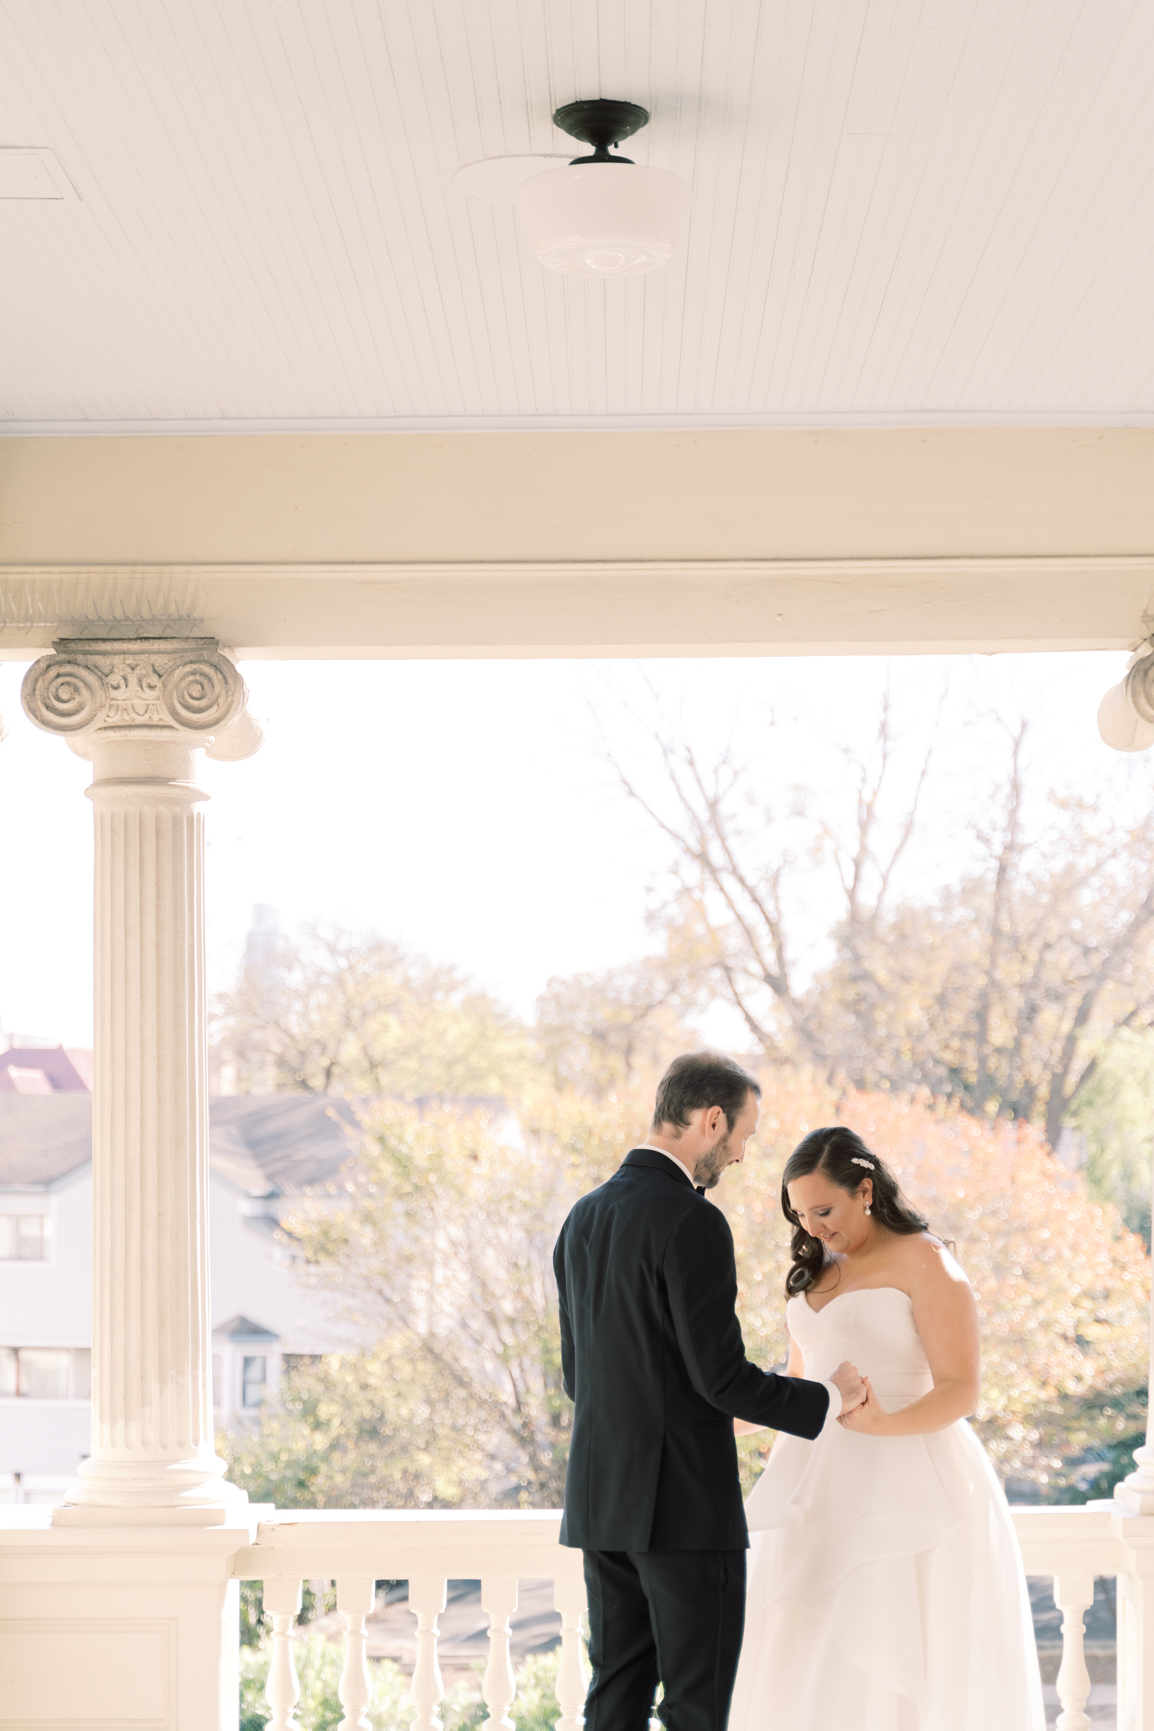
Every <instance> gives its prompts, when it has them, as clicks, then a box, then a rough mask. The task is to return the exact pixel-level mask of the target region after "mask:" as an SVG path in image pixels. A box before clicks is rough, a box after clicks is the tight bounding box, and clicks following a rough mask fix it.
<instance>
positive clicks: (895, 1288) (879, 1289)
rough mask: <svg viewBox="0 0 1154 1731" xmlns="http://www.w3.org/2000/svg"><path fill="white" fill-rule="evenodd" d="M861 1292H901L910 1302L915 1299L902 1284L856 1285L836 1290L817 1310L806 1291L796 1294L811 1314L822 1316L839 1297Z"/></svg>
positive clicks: (851, 1295)
mask: <svg viewBox="0 0 1154 1731" xmlns="http://www.w3.org/2000/svg"><path fill="white" fill-rule="evenodd" d="M859 1292H900V1293H901V1295H902V1297H903V1298H905V1299H909V1302H910V1303H911V1304H912V1303H913V1299H912V1298H910V1295H909V1293H908V1292H903V1291H902V1288H901V1287H900V1286H854V1287H851V1288H850V1290H849V1291H848V1292H835V1293H834V1295H833V1297H832V1298H830V1299H827V1301H826V1303H825V1304H823V1305H822V1307H821V1310H815V1309H814V1308H813V1305H812V1304H811V1303H810V1302H809V1299H808V1297H807V1296H806V1294H805V1293H804V1292H799V1293H797V1294H796V1296H797V1297H798V1298H800V1299H801V1302H802V1303H803V1304H804V1305H805V1308H806V1309H807V1310H808V1311H809V1313H810V1315H811V1316H820V1315H821V1314H822V1311H824V1310H828V1309H829V1307H830V1305H831V1304H836V1303H837V1301H838V1299H839V1298H853V1297H854V1296H855V1295H856V1294H857V1293H859Z"/></svg>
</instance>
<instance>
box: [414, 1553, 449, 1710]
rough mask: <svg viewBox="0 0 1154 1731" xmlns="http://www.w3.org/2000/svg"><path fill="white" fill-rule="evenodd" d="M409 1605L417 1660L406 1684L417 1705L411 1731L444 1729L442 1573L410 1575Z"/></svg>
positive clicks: (443, 1590)
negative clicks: (439, 1649) (441, 1712)
mask: <svg viewBox="0 0 1154 1731" xmlns="http://www.w3.org/2000/svg"><path fill="white" fill-rule="evenodd" d="M409 1609H410V1611H414V1612H415V1613H416V1617H417V1663H416V1667H415V1669H414V1671H413V1681H412V1683H411V1684H410V1685H409V1694H410V1695H411V1696H412V1700H413V1706H414V1707H415V1708H416V1709H417V1715H416V1718H415V1719H414V1720H413V1723H412V1731H444V1726H443V1724H442V1722H441V1719H440V1717H439V1715H438V1713H437V1708H438V1707H439V1706H440V1704H441V1698H442V1696H443V1695H444V1693H445V1685H444V1683H443V1682H442V1681H441V1667H440V1664H439V1663H438V1661H437V1618H438V1617H439V1616H440V1614H441V1612H442V1611H443V1610H444V1609H445V1581H444V1577H443V1576H441V1575H412V1576H410V1577H409Z"/></svg>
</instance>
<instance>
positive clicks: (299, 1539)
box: [234, 1504, 1154, 1731]
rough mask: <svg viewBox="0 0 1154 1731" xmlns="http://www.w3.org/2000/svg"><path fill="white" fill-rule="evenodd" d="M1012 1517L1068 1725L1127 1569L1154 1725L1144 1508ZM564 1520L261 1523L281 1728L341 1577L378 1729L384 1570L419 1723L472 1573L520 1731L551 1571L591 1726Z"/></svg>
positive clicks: (501, 1691) (349, 1627) (356, 1712)
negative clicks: (532, 1629)
mask: <svg viewBox="0 0 1154 1731" xmlns="http://www.w3.org/2000/svg"><path fill="white" fill-rule="evenodd" d="M1013 1518H1014V1527H1015V1530H1016V1532H1017V1535H1018V1541H1019V1544H1020V1546H1021V1550H1022V1557H1023V1563H1024V1566H1025V1570H1026V1573H1027V1574H1029V1575H1043V1576H1049V1577H1050V1578H1051V1579H1052V1580H1053V1583H1054V1602H1055V1604H1056V1605H1057V1606H1058V1609H1059V1610H1060V1611H1061V1613H1062V1660H1061V1666H1060V1668H1059V1671H1058V1677H1057V1693H1058V1700H1059V1703H1060V1709H1061V1710H1060V1716H1059V1718H1058V1721H1057V1731H1089V1728H1090V1726H1091V1720H1090V1718H1089V1717H1088V1714H1087V1701H1088V1698H1089V1695H1090V1690H1091V1678H1090V1674H1089V1670H1088V1668H1087V1661H1086V1654H1085V1651H1084V1639H1085V1627H1084V1618H1085V1613H1086V1612H1087V1610H1088V1609H1089V1607H1090V1606H1091V1605H1092V1604H1093V1600H1094V1581H1095V1578H1096V1577H1097V1576H1101V1575H1105V1576H1113V1577H1117V1579H1118V1585H1119V1593H1118V1596H1119V1601H1120V1605H1121V1608H1122V1610H1123V1612H1124V1613H1125V1615H1124V1616H1123V1618H1122V1626H1121V1627H1120V1629H1119V1668H1118V1720H1117V1725H1118V1731H1154V1642H1151V1641H1149V1640H1148V1639H1147V1630H1151V1631H1152V1632H1154V1579H1152V1581H1151V1586H1150V1588H1149V1590H1148V1589H1147V1586H1146V1575H1145V1571H1146V1569H1147V1567H1148V1566H1149V1565H1148V1562H1147V1559H1148V1558H1149V1559H1150V1561H1151V1562H1154V1521H1152V1520H1151V1519H1150V1517H1136V1516H1131V1515H1130V1514H1129V1513H1128V1511H1127V1510H1126V1509H1124V1508H1123V1507H1120V1506H1119V1505H1117V1504H1113V1505H1111V1504H1099V1505H1097V1506H1088V1507H1071V1506H1064V1507H1053V1508H1047V1507H1040V1508H1015V1509H1014V1510H1013ZM559 1520H560V1517H559V1515H558V1514H557V1513H556V1512H555V1511H542V1512H540V1513H538V1512H536V1511H531V1510H524V1511H517V1512H515V1513H504V1512H498V1511H495V1510H494V1511H488V1510H486V1511H462V1512H460V1513H458V1512H456V1511H436V1512H434V1513H428V1514H417V1513H412V1512H409V1511H405V1510H395V1511H394V1510H373V1511H366V1512H364V1513H360V1512H355V1511H348V1512H342V1513H339V1514H337V1513H330V1512H328V1511H315V1512H314V1511H309V1512H307V1513H296V1512H293V1513H288V1512H286V1513H284V1514H278V1515H275V1516H274V1517H273V1518H272V1519H270V1520H267V1521H265V1522H264V1523H262V1525H261V1526H260V1528H259V1531H258V1534H257V1539H256V1542H255V1544H253V1545H251V1546H248V1547H246V1548H245V1549H244V1550H243V1551H242V1552H240V1553H239V1554H238V1556H237V1560H236V1566H235V1570H234V1573H235V1574H236V1575H237V1576H238V1577H239V1578H241V1579H245V1580H263V1581H264V1583H265V1607H266V1609H267V1610H268V1612H269V1613H270V1615H271V1616H272V1619H273V1659H272V1669H271V1671H270V1675H269V1682H268V1689H267V1695H268V1701H269V1705H270V1707H271V1708H272V1710H273V1715H274V1717H273V1719H272V1721H271V1723H270V1726H269V1731H312V1728H311V1727H310V1726H300V1727H298V1725H297V1721H296V1719H295V1718H294V1709H295V1707H296V1705H297V1702H298V1700H299V1695H300V1692H299V1686H298V1684H297V1679H296V1674H295V1671H294V1668H293V1663H292V1653H291V1646H292V1639H291V1633H292V1622H293V1618H294V1616H295V1615H296V1614H297V1612H298V1610H299V1606H300V1585H299V1583H300V1581H302V1580H306V1579H307V1580H312V1581H314V1582H319V1581H327V1580H331V1579H335V1581H336V1583H337V1608H338V1610H339V1611H340V1613H341V1615H342V1617H343V1618H344V1623H345V1634H344V1642H345V1647H344V1663H343V1668H342V1672H341V1681H340V1686H339V1691H338V1692H339V1695H340V1700H341V1705H342V1707H343V1708H344V1718H343V1719H342V1720H341V1722H340V1731H368V1727H369V1725H370V1720H369V1718H368V1708H369V1706H370V1704H371V1699H372V1684H371V1678H370V1671H369V1666H368V1664H367V1660H366V1639H367V1637H366V1628H365V1621H366V1618H367V1617H368V1615H369V1613H370V1612H371V1610H372V1608H373V1589H374V1582H375V1580H376V1579H378V1578H381V1577H385V1578H389V1579H394V1580H397V1579H399V1580H407V1581H408V1583H409V1609H410V1610H411V1611H412V1612H413V1613H414V1615H415V1618H416V1623H417V1634H416V1663H415V1667H414V1671H413V1676H412V1680H411V1683H410V1696H411V1699H412V1703H413V1714H414V1716H413V1720H412V1731H443V1726H442V1720H441V1717H440V1711H439V1710H440V1705H441V1701H442V1699H443V1696H444V1685H443V1682H442V1678H441V1669H440V1664H439V1662H438V1657H437V1638H438V1619H439V1618H440V1616H441V1613H442V1612H443V1610H444V1608H445V1602H446V1583H447V1582H448V1581H449V1580H460V1579H478V1580H480V1582H481V1604H482V1607H483V1609H484V1610H485V1611H486V1613H487V1614H488V1617H489V1653H488V1660H487V1663H486V1666H485V1672H484V1679H483V1683H482V1695H483V1697H484V1701H485V1705H486V1708H487V1711H488V1717H487V1719H486V1721H485V1725H486V1727H487V1728H488V1731H514V1726H515V1718H514V1714H513V1711H512V1709H513V1705H514V1702H515V1700H516V1688H517V1685H516V1673H515V1671H514V1668H513V1664H512V1658H511V1620H512V1618H513V1615H514V1613H515V1611H516V1609H517V1601H518V1583H519V1582H520V1581H523V1580H533V1579H552V1581H553V1583H554V1603H555V1605H556V1608H557V1612H558V1615H559V1617H560V1621H561V1647H560V1653H559V1655H558V1669H557V1683H556V1692H557V1701H558V1705H559V1707H560V1717H559V1719H558V1722H557V1731H581V1725H582V1708H583V1705H584V1700H585V1692H586V1688H587V1685H588V1676H587V1668H586V1666H585V1662H584V1655H583V1648H582V1617H583V1615H584V1612H585V1583H584V1579H583V1574H582V1566H581V1555H580V1552H577V1551H572V1550H569V1549H566V1548H564V1547H562V1546H561V1545H559V1544H558V1542H557V1532H558V1526H559ZM1148 1529H1149V1531H1148ZM1127 1630H1129V1633H1127ZM1147 1648H1150V1649H1151V1650H1150V1651H1149V1652H1148V1651H1147Z"/></svg>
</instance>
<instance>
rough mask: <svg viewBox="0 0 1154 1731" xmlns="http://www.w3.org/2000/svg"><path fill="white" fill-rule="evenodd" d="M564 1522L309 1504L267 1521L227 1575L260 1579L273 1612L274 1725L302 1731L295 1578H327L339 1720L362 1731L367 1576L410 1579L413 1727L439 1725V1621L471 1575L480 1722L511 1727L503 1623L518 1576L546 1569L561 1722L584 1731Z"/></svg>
mask: <svg viewBox="0 0 1154 1731" xmlns="http://www.w3.org/2000/svg"><path fill="white" fill-rule="evenodd" d="M559 1524H560V1516H559V1514H557V1513H556V1512H555V1511H552V1510H549V1511H543V1512H540V1513H539V1512H537V1511H536V1510H518V1511H517V1512H515V1513H504V1512H498V1511H496V1510H493V1511H490V1510H481V1511H467V1512H462V1513H457V1512H456V1511H452V1512H450V1511H444V1512H442V1511H439V1510H438V1511H436V1512H433V1513H429V1514H415V1513H411V1512H409V1511H408V1510H372V1511H366V1512H365V1513H360V1512H355V1511H341V1512H339V1513H333V1512H329V1511H327V1510H316V1511H313V1510H309V1511H307V1512H299V1513H298V1512H291V1513H290V1512H285V1513H284V1514H278V1515H276V1516H274V1517H273V1519H271V1520H268V1521H265V1522H263V1523H262V1524H261V1526H260V1528H259V1529H258V1533H257V1538H256V1543H255V1544H253V1545H250V1546H247V1547H246V1548H245V1549H244V1550H243V1551H241V1552H240V1553H239V1554H238V1556H237V1559H236V1564H235V1568H234V1574H235V1575H236V1577H237V1578H239V1579H241V1580H263V1581H264V1583H265V1589H264V1602H265V1608H266V1610H268V1611H269V1613H270V1615H273V1647H274V1652H273V1665H272V1670H271V1672H270V1675H269V1682H268V1689H267V1691H266V1693H267V1696H268V1700H269V1704H270V1706H272V1708H273V1711H274V1714H279V1715H280V1717H279V1718H274V1720H273V1722H272V1724H271V1725H270V1727H269V1731H297V1727H296V1721H295V1720H294V1719H293V1717H292V1713H293V1709H294V1708H295V1706H296V1704H297V1702H298V1700H299V1699H300V1693H299V1687H298V1685H297V1680H296V1674H295V1671H294V1670H293V1666H292V1656H291V1652H289V1650H288V1649H289V1648H290V1647H291V1627H292V1619H293V1617H294V1616H295V1615H296V1614H297V1612H298V1611H299V1608H300V1582H301V1581H302V1580H311V1581H314V1582H317V1581H321V1580H325V1581H327V1580H333V1579H335V1581H336V1584H337V1609H338V1611H340V1612H341V1614H342V1616H343V1618H344V1622H345V1634H344V1641H345V1651H344V1663H343V1666H342V1670H341V1680H340V1685H339V1689H338V1694H339V1696H340V1702H341V1706H342V1707H343V1708H344V1718H343V1719H342V1720H341V1722H340V1727H339V1731H367V1728H368V1726H369V1724H370V1721H369V1719H368V1717H367V1714H366V1709H367V1708H368V1706H369V1705H370V1702H371V1699H372V1684H371V1679H370V1676H369V1669H368V1665H367V1662H366V1629H365V1619H366V1617H367V1616H368V1615H369V1613H370V1612H371V1610H372V1608H373V1587H374V1582H375V1581H376V1580H378V1579H382V1578H384V1579H388V1580H406V1581H407V1582H408V1584H409V1609H410V1611H412V1612H413V1614H414V1615H415V1617H416V1621H417V1640H416V1663H415V1665H414V1669H413V1675H412V1679H411V1681H410V1684H409V1694H410V1697H411V1699H412V1703H413V1709H414V1717H413V1721H412V1731H443V1723H442V1720H441V1717H440V1713H439V1708H440V1705H441V1701H442V1699H443V1697H444V1684H443V1681H442V1678H441V1667H440V1663H439V1661H438V1657H437V1635H438V1619H439V1617H440V1615H441V1613H442V1612H443V1611H444V1609H445V1598H446V1584H447V1582H448V1581H450V1580H470V1579H472V1580H479V1581H480V1583H481V1605H482V1608H483V1609H484V1610H485V1611H486V1612H487V1613H488V1617H489V1656H488V1662H487V1664H486V1666H485V1674H484V1679H483V1682H482V1688H481V1693H482V1696H483V1698H484V1701H485V1705H486V1708H487V1709H488V1717H487V1719H486V1721H485V1724H486V1727H488V1728H491V1731H514V1720H513V1717H512V1714H511V1712H510V1709H511V1708H512V1705H513V1702H514V1701H515V1699H516V1695H517V1680H516V1674H515V1672H514V1670H513V1664H512V1657H511V1651H510V1643H511V1627H510V1623H511V1619H512V1617H513V1614H514V1612H515V1611H516V1609H517V1596H518V1584H519V1582H520V1581H523V1580H541V1579H545V1580H549V1579H551V1580H552V1581H553V1584H554V1585H553V1590H554V1603H555V1605H556V1607H557V1611H558V1613H559V1614H560V1618H561V1652H560V1655H559V1664H558V1672H557V1685H556V1689H557V1702H558V1705H559V1707H560V1709H561V1714H560V1718H559V1720H558V1731H580V1727H581V1724H582V1711H581V1710H582V1706H583V1704H584V1700H585V1690H586V1681H587V1680H586V1674H585V1667H584V1662H583V1656H582V1644H581V1618H582V1615H583V1614H584V1611H585V1581H584V1575H583V1572H582V1562H581V1553H580V1552H579V1551H573V1550H569V1549H567V1548H565V1547H563V1546H561V1545H559V1544H558V1542H557V1531H558V1526H559ZM274 1612H275V1615H274ZM299 1731H312V1727H311V1726H302V1727H299Z"/></svg>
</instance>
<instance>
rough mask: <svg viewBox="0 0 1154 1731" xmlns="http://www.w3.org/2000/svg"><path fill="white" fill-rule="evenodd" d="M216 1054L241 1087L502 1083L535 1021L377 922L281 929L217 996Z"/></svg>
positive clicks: (525, 1048) (384, 1090) (523, 1063)
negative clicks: (290, 932) (284, 933)
mask: <svg viewBox="0 0 1154 1731" xmlns="http://www.w3.org/2000/svg"><path fill="white" fill-rule="evenodd" d="M213 1057H214V1062H215V1064H216V1065H217V1066H218V1068H219V1069H220V1071H221V1072H222V1074H223V1073H226V1072H227V1074H228V1076H229V1077H230V1078H231V1085H232V1088H233V1091H234V1092H236V1093H241V1094H245V1093H250V1092H260V1093H274V1092H276V1093H304V1094H353V1095H380V1094H387V1095H390V1096H391V1097H393V1098H397V1099H420V1098H424V1097H428V1096H439V1095H456V1096H473V1097H478V1096H487V1095H502V1094H504V1093H506V1092H507V1091H508V1090H510V1089H511V1088H516V1087H517V1086H519V1085H520V1084H521V1083H522V1082H523V1081H524V1079H525V1078H526V1076H527V1075H528V1074H529V1072H530V1068H531V1063H532V1045H531V1040H530V1036H529V1032H528V1030H527V1029H526V1028H525V1027H524V1025H523V1024H522V1023H520V1022H519V1021H518V1020H517V1018H516V1017H515V1016H513V1015H512V1014H511V1013H510V1012H509V1011H508V1010H506V1009H504V1008H503V1007H502V1006H501V1005H500V1004H498V1003H497V1001H496V1000H495V999H494V998H492V997H490V996H489V994H488V993H487V992H483V991H480V990H478V989H477V988H476V987H475V986H473V985H471V984H470V983H469V981H468V980H467V979H466V978H465V977H464V976H463V975H462V974H460V973H459V972H458V971H457V969H455V968H452V967H449V966H447V965H445V964H444V963H439V962H432V961H429V960H428V958H427V957H424V956H418V955H412V954H410V953H409V952H408V951H406V950H403V949H402V948H401V946H400V945H399V944H396V943H394V942H392V941H391V940H390V939H388V938H384V937H381V936H380V935H379V934H377V933H375V932H358V931H348V930H345V929H344V928H342V927H338V926H324V925H311V926H305V927H303V928H302V929H301V930H300V931H299V932H298V933H296V934H295V935H294V936H292V937H280V936H278V937H276V938H275V939H274V940H273V941H272V942H270V943H269V944H268V945H267V947H265V948H264V949H262V951H261V952H260V953H259V955H258V956H257V957H255V958H253V957H250V958H249V959H248V960H247V961H246V963H245V965H244V966H243V967H242V969H241V971H240V975H239V977H238V979H237V982H236V984H235V986H234V987H233V988H232V990H231V991H229V992H225V993H224V994H222V996H221V997H220V998H219V999H218V1001H217V1004H216V1007H215V1013H214V1021H213Z"/></svg>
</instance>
